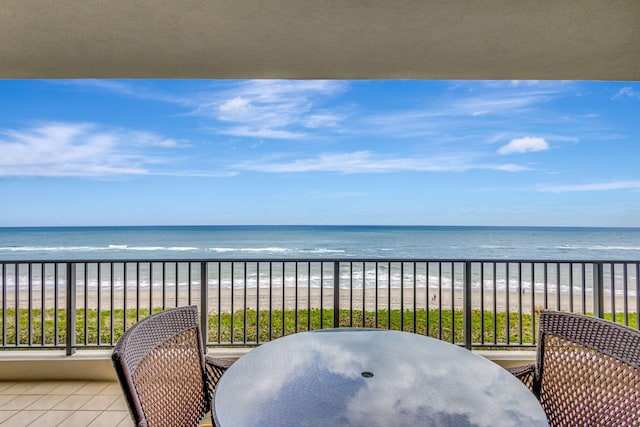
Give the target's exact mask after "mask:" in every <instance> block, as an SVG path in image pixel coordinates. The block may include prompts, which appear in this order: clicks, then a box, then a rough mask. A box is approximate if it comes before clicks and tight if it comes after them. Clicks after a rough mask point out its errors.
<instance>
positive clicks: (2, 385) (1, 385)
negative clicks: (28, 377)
mask: <svg viewBox="0 0 640 427" xmlns="http://www.w3.org/2000/svg"><path fill="white" fill-rule="evenodd" d="M15 383H16V382H15V381H0V394H2V391H3V390H4V389H6V388H9V387H11V386H12V385H15Z"/></svg>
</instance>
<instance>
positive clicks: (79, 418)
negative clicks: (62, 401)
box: [58, 411, 101, 427]
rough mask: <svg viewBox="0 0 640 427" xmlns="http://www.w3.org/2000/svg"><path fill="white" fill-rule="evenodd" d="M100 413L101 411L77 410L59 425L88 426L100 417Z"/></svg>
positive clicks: (63, 426) (68, 426)
mask: <svg viewBox="0 0 640 427" xmlns="http://www.w3.org/2000/svg"><path fill="white" fill-rule="evenodd" d="M100 413H101V411H76V412H74V413H73V414H71V415H69V416H68V417H67V418H65V420H64V421H62V422H61V423H60V424H58V425H59V426H60V427H78V426H88V425H89V424H91V422H92V421H93V420H95V419H96V418H98V415H100Z"/></svg>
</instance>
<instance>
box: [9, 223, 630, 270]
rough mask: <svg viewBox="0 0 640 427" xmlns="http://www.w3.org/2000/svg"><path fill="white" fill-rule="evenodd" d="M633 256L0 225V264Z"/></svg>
mask: <svg viewBox="0 0 640 427" xmlns="http://www.w3.org/2000/svg"><path fill="white" fill-rule="evenodd" d="M245 258H249V259H257V258H286V259H289V258H312V259H319V258H322V259H325V258H330V259H336V258H338V259H345V258H346V259H362V258H367V259H369V258H371V259H399V258H410V259H456V260H457V259H460V260H464V259H498V260H505V259H514V260H620V261H623V260H629V261H638V260H640V228H578V227H463V226H449V227H448V226H158V227H155V226H144V227H20V228H7V227H4V228H0V261H16V260H20V261H40V260H62V261H64V260H127V259H245Z"/></svg>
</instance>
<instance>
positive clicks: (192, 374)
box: [111, 306, 211, 426]
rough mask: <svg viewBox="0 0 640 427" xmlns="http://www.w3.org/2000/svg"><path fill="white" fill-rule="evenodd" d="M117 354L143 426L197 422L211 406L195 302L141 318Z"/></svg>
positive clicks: (134, 410) (133, 411) (125, 385)
mask: <svg viewBox="0 0 640 427" xmlns="http://www.w3.org/2000/svg"><path fill="white" fill-rule="evenodd" d="M111 358H112V360H113V364H114V367H115V370H116V373H117V375H118V380H119V381H120V385H121V386H122V389H123V390H124V393H125V395H126V398H127V403H128V405H129V410H130V411H131V415H132V416H133V418H134V421H135V423H136V425H137V426H197V425H198V423H199V422H200V420H201V418H202V417H203V416H204V415H205V414H206V413H207V412H208V411H209V409H210V407H211V402H210V396H209V393H208V389H207V384H206V380H205V379H206V374H205V368H204V351H203V347H202V341H201V338H200V327H199V324H198V310H197V308H196V307H195V306H190V307H179V308H174V309H170V310H166V311H163V312H160V313H156V314H154V315H152V316H150V317H148V318H146V319H144V320H141V321H140V322H138V323H136V324H135V325H133V326H132V327H131V328H130V329H128V330H127V331H126V332H125V334H124V335H123V336H122V337H121V338H120V340H119V341H118V343H117V344H116V346H115V349H114V351H113V354H112V356H111Z"/></svg>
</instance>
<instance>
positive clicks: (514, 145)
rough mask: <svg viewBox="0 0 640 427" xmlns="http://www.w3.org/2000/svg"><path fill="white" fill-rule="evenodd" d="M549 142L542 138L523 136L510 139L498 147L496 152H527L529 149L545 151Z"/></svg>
mask: <svg viewBox="0 0 640 427" xmlns="http://www.w3.org/2000/svg"><path fill="white" fill-rule="evenodd" d="M548 149H549V143H547V141H545V140H544V138H535V137H530V136H527V137H524V138H516V139H512V140H511V141H510V142H509V143H508V144H506V145H503V146H502V147H500V148H499V149H498V154H511V153H528V152H531V151H545V150H548Z"/></svg>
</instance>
